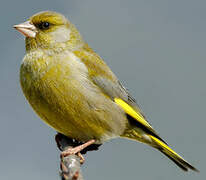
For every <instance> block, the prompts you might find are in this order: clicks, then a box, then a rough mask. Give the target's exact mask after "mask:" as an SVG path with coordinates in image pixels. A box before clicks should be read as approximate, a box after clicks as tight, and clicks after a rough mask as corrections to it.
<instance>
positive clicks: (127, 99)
mask: <svg viewBox="0 0 206 180" xmlns="http://www.w3.org/2000/svg"><path fill="white" fill-rule="evenodd" d="M92 79H93V81H94V83H95V84H96V85H97V86H98V87H99V88H101V90H102V91H103V93H104V94H106V95H107V96H109V97H110V98H111V99H112V100H113V101H114V102H115V103H116V104H117V105H118V106H120V107H121V108H122V109H123V110H124V111H125V113H126V114H127V116H129V118H130V119H131V118H132V119H133V120H135V122H136V123H135V125H136V126H138V127H139V128H141V129H142V130H143V131H145V132H146V133H148V134H150V135H153V136H154V137H156V138H158V139H160V140H161V141H163V139H162V138H160V137H159V135H158V134H157V133H156V132H155V130H154V129H153V128H152V126H151V125H150V124H149V123H148V122H147V120H146V118H145V116H144V115H143V113H142V111H141V110H140V108H139V106H138V105H137V103H136V101H135V99H134V98H132V96H131V95H130V94H129V92H128V90H127V89H126V88H124V87H123V86H122V84H121V83H120V82H119V81H117V83H114V82H112V81H110V80H108V79H105V78H103V77H98V76H93V77H92ZM133 124H134V123H133ZM163 142H164V141H163Z"/></svg>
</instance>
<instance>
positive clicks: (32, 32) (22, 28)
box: [13, 21, 37, 38]
mask: <svg viewBox="0 0 206 180" xmlns="http://www.w3.org/2000/svg"><path fill="white" fill-rule="evenodd" d="M13 27H14V28H15V29H16V30H17V31H19V32H20V33H22V34H23V35H24V36H26V37H30V38H35V37H36V33H37V29H36V27H35V26H34V25H33V24H31V23H30V22H29V21H26V22H24V23H21V24H17V25H14V26H13Z"/></svg>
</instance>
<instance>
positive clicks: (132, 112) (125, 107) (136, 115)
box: [114, 98, 152, 129]
mask: <svg viewBox="0 0 206 180" xmlns="http://www.w3.org/2000/svg"><path fill="white" fill-rule="evenodd" d="M114 102H115V103H116V104H118V105H119V106H120V107H121V108H122V109H123V110H124V111H125V112H126V113H127V114H128V115H130V116H131V117H133V118H134V119H136V120H137V121H138V122H139V123H141V124H142V125H144V126H146V127H148V128H149V129H152V126H150V124H149V123H148V122H147V121H146V120H145V119H144V117H143V116H142V115H141V114H139V113H137V112H136V111H135V110H134V109H133V108H132V107H131V106H130V105H128V104H127V103H126V102H125V101H123V100H122V99H119V98H114Z"/></svg>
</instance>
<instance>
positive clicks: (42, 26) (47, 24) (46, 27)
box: [39, 22, 50, 29]
mask: <svg viewBox="0 0 206 180" xmlns="http://www.w3.org/2000/svg"><path fill="white" fill-rule="evenodd" d="M49 27H50V23H49V22H42V23H40V24H39V28H40V29H49Z"/></svg>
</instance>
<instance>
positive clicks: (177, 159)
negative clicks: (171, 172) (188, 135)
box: [149, 135, 199, 172]
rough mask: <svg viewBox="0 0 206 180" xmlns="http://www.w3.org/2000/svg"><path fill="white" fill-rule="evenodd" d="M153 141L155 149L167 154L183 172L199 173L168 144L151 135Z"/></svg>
mask: <svg viewBox="0 0 206 180" xmlns="http://www.w3.org/2000/svg"><path fill="white" fill-rule="evenodd" d="M149 137H150V138H151V140H152V141H153V143H152V144H153V145H152V146H153V147H155V148H157V149H158V150H159V151H160V152H162V153H163V154H165V155H166V156H167V157H168V158H169V159H171V160H172V161H173V162H174V163H175V164H176V165H178V166H179V167H180V168H181V169H182V170H184V171H188V169H191V170H193V171H197V172H199V171H198V170H197V169H196V168H195V167H193V166H192V165H191V164H189V163H188V162H187V161H185V160H184V159H183V158H182V157H181V156H180V155H178V154H177V153H176V152H175V151H173V150H172V149H171V148H170V147H169V146H168V145H167V144H165V143H164V142H163V141H161V140H160V139H158V138H156V137H154V136H152V135H149Z"/></svg>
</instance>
